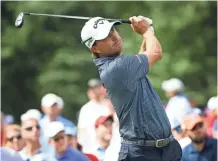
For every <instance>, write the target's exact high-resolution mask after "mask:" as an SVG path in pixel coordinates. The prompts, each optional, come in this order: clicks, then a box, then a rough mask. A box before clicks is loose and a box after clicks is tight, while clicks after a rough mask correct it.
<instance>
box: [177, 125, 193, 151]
mask: <svg viewBox="0 0 218 161" xmlns="http://www.w3.org/2000/svg"><path fill="white" fill-rule="evenodd" d="M180 128H181V130H182V137H181V139H180V140H178V142H179V144H180V146H181V148H182V149H183V148H184V147H186V146H187V145H189V144H190V143H191V139H190V138H189V136H188V134H187V130H186V129H185V125H184V122H183V123H182V124H181V126H180Z"/></svg>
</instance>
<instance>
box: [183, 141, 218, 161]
mask: <svg viewBox="0 0 218 161" xmlns="http://www.w3.org/2000/svg"><path fill="white" fill-rule="evenodd" d="M182 161H217V140H216V139H212V138H209V137H208V138H207V139H206V144H205V146H204V148H203V149H202V150H201V151H198V150H197V149H196V148H195V147H194V146H193V145H192V144H189V145H187V146H186V147H185V148H184V149H183V155H182Z"/></svg>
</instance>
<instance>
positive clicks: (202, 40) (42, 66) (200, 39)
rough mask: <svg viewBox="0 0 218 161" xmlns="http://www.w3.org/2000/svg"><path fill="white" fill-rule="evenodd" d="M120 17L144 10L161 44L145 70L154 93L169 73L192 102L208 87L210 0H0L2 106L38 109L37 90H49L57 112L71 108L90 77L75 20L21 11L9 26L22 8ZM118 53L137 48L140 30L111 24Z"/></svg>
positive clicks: (72, 111) (212, 70) (212, 90)
mask: <svg viewBox="0 0 218 161" xmlns="http://www.w3.org/2000/svg"><path fill="white" fill-rule="evenodd" d="M22 11H26V12H36V13H54V14H65V15H79V16H89V17H94V16H101V17H108V18H126V19H128V18H129V17H130V16H133V15H144V16H147V17H151V18H152V19H153V22H154V25H155V33H156V35H157V37H158V38H159V39H160V42H161V44H162V47H163V55H164V57H163V60H162V61H161V62H160V63H159V64H157V65H156V66H155V67H154V68H153V69H152V71H151V72H150V75H149V78H150V79H151V82H152V84H153V85H154V87H155V89H156V90H157V91H158V93H159V94H160V96H161V98H162V99H166V98H165V96H164V93H163V91H162V90H161V88H160V87H161V82H162V81H163V80H165V79H169V78H171V77H178V78H180V79H181V80H183V81H184V83H185V85H186V92H187V93H188V94H189V95H190V96H191V97H193V98H194V99H195V100H196V101H198V103H199V104H205V103H206V101H207V100H208V98H209V97H211V96H213V95H215V94H216V58H217V57H216V54H217V48H216V44H217V39H216V35H217V28H216V24H217V17H216V13H217V5H216V2H206V1H205V2H203V1H201V2H178V1H175V2H151V1H140V2H139V1H137V2H130V1H129V2H122V1H117V2H106V1H105V2H103V1H102V2H101V1H95V2H92V1H90V2H83V1H81V2H78V1H71V2H69V1H68V2H67V1H62V2H61V1H60V2H51V1H50V2H49V1H48V2H43V1H29V2H28V1H25V2H22V1H17V2H10V1H7V2H6V1H2V3H1V15H2V18H1V20H2V21H1V24H2V26H1V29H2V31H1V35H2V51H1V56H2V57H1V58H2V70H1V72H2V77H1V78H2V82H1V83H2V84H1V88H2V110H3V111H4V112H5V113H12V114H13V115H14V116H16V118H17V120H18V121H19V116H20V115H21V114H22V113H24V112H25V111H26V110H27V109H29V108H38V109H40V100H41V97H42V96H43V95H44V94H46V93H48V92H54V93H56V94H58V95H60V96H61V97H63V98H64V101H65V110H64V114H65V115H66V116H67V117H69V118H70V119H73V120H74V121H75V120H76V112H77V111H78V110H79V109H80V107H81V106H82V105H83V104H84V103H85V102H86V101H87V100H88V98H87V96H86V90H87V81H88V80H89V79H90V78H93V77H98V71H97V69H96V67H95V66H94V64H93V62H92V59H93V58H92V56H91V53H90V52H89V50H88V49H87V48H86V47H84V46H83V45H82V44H81V43H80V41H81V40H80V30H81V28H82V26H83V24H84V21H83V20H69V19H60V18H49V17H42V16H41V17H25V24H24V26H23V28H21V29H17V28H15V26H14V21H15V19H16V16H17V15H18V14H19V13H20V12H22ZM118 31H119V32H120V34H121V36H122V38H123V40H124V49H123V52H124V53H125V54H132V53H137V52H138V50H139V47H140V43H141V41H142V37H140V36H139V35H136V33H134V32H133V31H132V29H131V27H130V26H129V25H121V26H119V27H118Z"/></svg>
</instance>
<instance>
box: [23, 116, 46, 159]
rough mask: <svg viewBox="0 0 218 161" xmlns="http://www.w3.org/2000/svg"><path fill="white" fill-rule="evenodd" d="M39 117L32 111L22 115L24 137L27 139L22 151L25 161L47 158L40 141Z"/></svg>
mask: <svg viewBox="0 0 218 161" xmlns="http://www.w3.org/2000/svg"><path fill="white" fill-rule="evenodd" d="M38 119H39V118H37V117H36V115H34V114H33V113H32V112H27V113H25V114H23V115H22V116H21V121H22V123H21V128H22V137H23V139H24V141H25V147H24V148H23V149H22V150H21V151H20V155H21V157H22V158H23V160H25V161H46V160H47V156H46V154H45V153H43V151H42V150H41V145H40V141H39V137H40V126H39V122H38Z"/></svg>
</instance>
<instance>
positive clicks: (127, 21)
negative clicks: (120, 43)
mask: <svg viewBox="0 0 218 161" xmlns="http://www.w3.org/2000/svg"><path fill="white" fill-rule="evenodd" d="M120 21H121V23H128V24H131V21H130V20H122V19H121V20H120Z"/></svg>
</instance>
